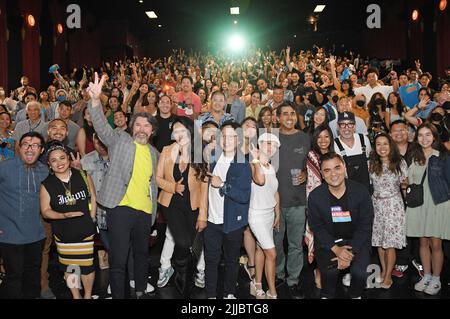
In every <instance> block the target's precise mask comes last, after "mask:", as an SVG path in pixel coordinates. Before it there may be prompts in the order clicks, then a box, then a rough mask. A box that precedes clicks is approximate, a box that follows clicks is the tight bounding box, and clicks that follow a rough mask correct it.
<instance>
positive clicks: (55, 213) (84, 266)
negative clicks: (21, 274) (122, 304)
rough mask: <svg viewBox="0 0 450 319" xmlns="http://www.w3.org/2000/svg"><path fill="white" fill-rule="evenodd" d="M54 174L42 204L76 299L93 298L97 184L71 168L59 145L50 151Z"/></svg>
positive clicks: (43, 187) (43, 188) (43, 191)
mask: <svg viewBox="0 0 450 319" xmlns="http://www.w3.org/2000/svg"><path fill="white" fill-rule="evenodd" d="M47 158H48V165H49V167H50V175H49V176H48V177H47V178H46V179H45V180H44V181H43V182H42V185H41V193H40V201H41V212H42V215H43V216H44V218H47V219H49V220H50V221H51V225H52V230H53V234H54V236H55V242H56V247H57V249H58V259H59V263H60V265H61V266H62V268H63V270H64V278H65V280H66V281H67V286H68V287H69V288H70V291H71V292H72V296H73V298H74V299H81V294H80V288H81V283H80V276H81V282H82V283H83V287H84V299H91V297H92V296H91V295H92V287H93V285H94V278H95V270H94V235H95V232H96V229H95V226H94V222H93V219H94V218H95V213H96V208H97V207H96V206H97V205H96V196H95V194H96V193H95V189H94V184H93V183H92V180H91V178H90V177H89V176H87V175H86V173H85V172H84V171H78V170H76V169H72V168H71V167H70V159H69V152H68V150H67V149H66V148H65V146H64V145H63V144H57V143H55V144H54V145H52V146H51V147H50V149H49V150H48V151H47Z"/></svg>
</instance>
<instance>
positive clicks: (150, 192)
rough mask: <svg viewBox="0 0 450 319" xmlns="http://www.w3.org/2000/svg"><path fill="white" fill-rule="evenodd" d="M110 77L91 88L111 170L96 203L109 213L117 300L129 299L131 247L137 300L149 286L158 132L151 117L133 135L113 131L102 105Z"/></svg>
mask: <svg viewBox="0 0 450 319" xmlns="http://www.w3.org/2000/svg"><path fill="white" fill-rule="evenodd" d="M105 80H106V78H105V77H102V79H101V81H99V79H98V74H97V73H96V74H95V83H90V84H89V89H88V90H89V95H90V97H91V102H90V103H89V105H88V108H89V111H90V113H91V117H92V122H93V124H94V128H95V131H96V132H97V135H98V136H99V137H100V140H101V141H102V142H103V143H104V144H105V145H106V146H107V147H108V152H109V156H110V167H109V170H108V173H107V174H106V176H105V178H104V181H103V183H102V187H101V189H100V194H99V196H98V198H97V201H98V203H99V204H100V205H102V206H104V207H105V208H106V211H107V213H106V220H107V223H108V236H109V241H110V251H109V256H110V282H111V292H112V297H113V298H115V299H116V298H118V299H123V298H125V275H126V272H125V271H126V265H127V259H128V255H129V251H130V245H131V248H132V251H133V255H134V279H135V282H136V286H135V287H136V296H137V297H138V298H140V297H142V296H143V295H144V293H145V288H146V287H147V276H148V266H149V264H148V258H149V254H148V241H149V238H150V229H151V227H152V225H153V223H154V221H155V217H156V207H157V204H156V199H157V190H158V188H157V186H156V167H157V162H158V155H159V154H158V151H157V150H156V149H155V148H154V147H153V146H151V145H150V144H149V140H150V137H151V136H152V135H153V134H154V133H155V131H156V129H157V122H156V120H155V118H154V117H153V116H151V115H149V114H147V113H136V114H134V115H133V117H132V119H131V122H130V127H131V128H132V136H130V135H129V134H128V133H126V132H124V131H122V130H113V129H112V128H111V126H109V124H108V122H107V120H106V118H105V115H104V114H103V108H102V105H101V102H100V95H101V93H102V87H103V85H104V83H105Z"/></svg>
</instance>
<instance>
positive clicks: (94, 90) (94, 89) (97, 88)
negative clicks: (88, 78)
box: [88, 72, 106, 107]
mask: <svg viewBox="0 0 450 319" xmlns="http://www.w3.org/2000/svg"><path fill="white" fill-rule="evenodd" d="M105 81H106V77H105V76H102V79H101V80H99V79H98V73H97V72H95V77H94V83H92V82H90V83H89V88H88V92H89V96H90V97H91V99H92V100H93V101H97V102H98V101H100V95H101V94H102V87H103V85H104V84H105ZM99 104H101V103H92V106H93V107H95V106H97V105H99Z"/></svg>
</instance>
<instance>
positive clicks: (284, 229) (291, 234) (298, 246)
mask: <svg viewBox="0 0 450 319" xmlns="http://www.w3.org/2000/svg"><path fill="white" fill-rule="evenodd" d="M305 220H306V216H305V206H296V207H288V208H281V220H280V231H276V230H275V231H274V232H275V233H274V240H275V248H276V250H277V277H278V278H280V279H284V278H285V266H286V256H285V253H284V245H283V240H284V235H285V233H286V234H287V240H288V255H287V272H288V277H287V279H286V282H287V284H288V286H293V285H296V284H298V280H299V276H300V272H301V271H302V269H303V235H304V233H305Z"/></svg>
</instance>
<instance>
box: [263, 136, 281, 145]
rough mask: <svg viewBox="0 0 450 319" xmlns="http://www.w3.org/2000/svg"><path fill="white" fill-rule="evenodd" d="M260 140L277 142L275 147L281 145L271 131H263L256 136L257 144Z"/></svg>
mask: <svg viewBox="0 0 450 319" xmlns="http://www.w3.org/2000/svg"><path fill="white" fill-rule="evenodd" d="M262 142H274V143H276V144H277V147H280V146H281V143H280V140H279V139H278V137H277V136H276V135H275V134H272V133H264V134H262V135H261V136H260V137H259V138H258V144H261V143H262Z"/></svg>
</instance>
